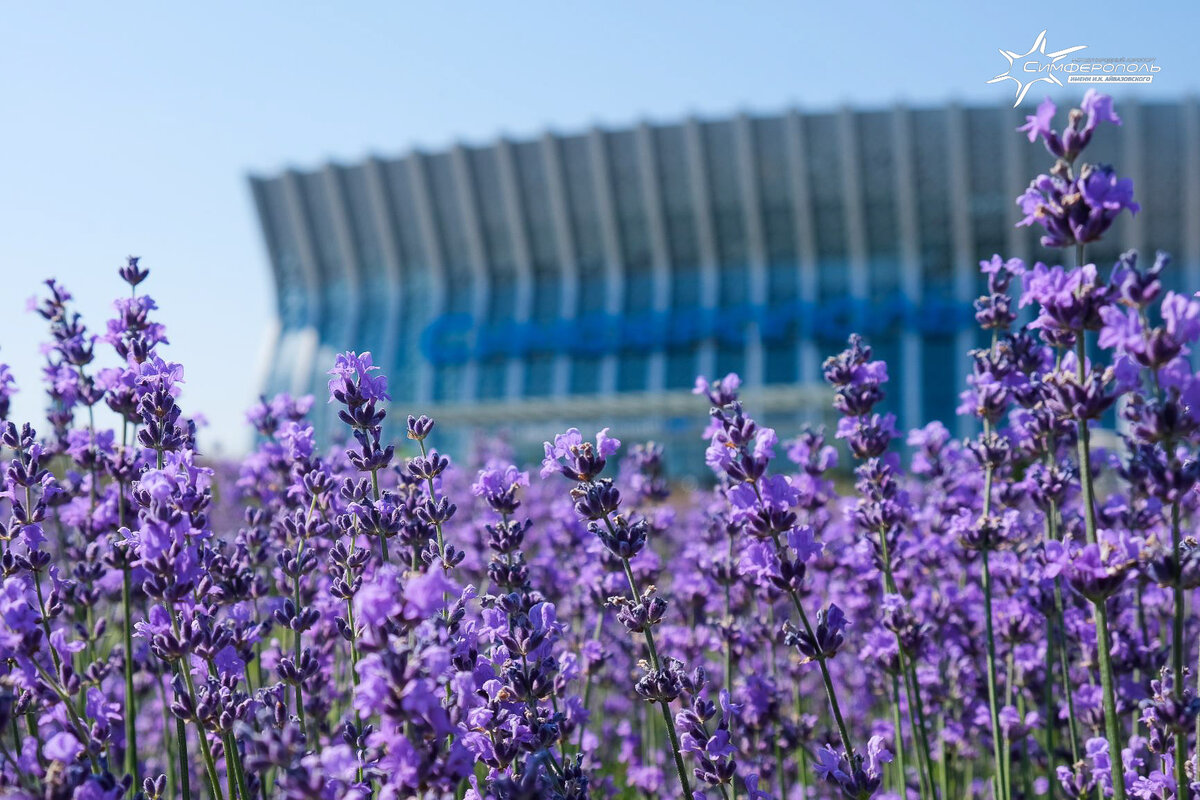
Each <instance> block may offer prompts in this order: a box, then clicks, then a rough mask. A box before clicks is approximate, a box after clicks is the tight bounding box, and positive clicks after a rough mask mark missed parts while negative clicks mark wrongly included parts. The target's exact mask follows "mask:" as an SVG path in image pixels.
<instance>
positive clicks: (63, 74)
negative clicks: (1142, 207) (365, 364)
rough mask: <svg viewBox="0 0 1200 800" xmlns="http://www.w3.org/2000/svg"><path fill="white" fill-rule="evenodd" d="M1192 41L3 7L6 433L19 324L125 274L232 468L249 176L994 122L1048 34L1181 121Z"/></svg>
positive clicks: (953, 11)
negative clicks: (551, 142) (1122, 70)
mask: <svg viewBox="0 0 1200 800" xmlns="http://www.w3.org/2000/svg"><path fill="white" fill-rule="evenodd" d="M451 5H453V6H454V7H455V9H456V11H454V12H452V11H450V10H449V9H450V6H451ZM918 8H919V9H920V10H919V11H918V10H917V9H918ZM1197 23H1200V10H1198V4H1197V3H1195V2H1182V0H1181V1H1179V2H1163V3H1139V4H1133V3H1129V2H1122V3H1101V2H1089V3H1046V2H1042V3H1036V4H1035V3H1024V4H1022V3H1014V2H1005V3H994V4H990V5H989V6H988V7H985V6H984V5H983V4H980V3H963V2H941V3H919V4H918V3H895V2H861V1H860V2H855V3H846V2H842V3H813V2H809V3H800V2H792V3H766V2H758V3H756V2H745V3H731V2H722V3H709V2H699V0H689V1H687V2H651V3H646V2H640V3H633V2H613V1H612V0H606V2H603V3H600V2H593V3H590V4H585V3H561V2H557V3H549V2H546V3H543V2H513V3H486V4H485V3H458V4H441V3H423V4H416V3H399V2H390V3H384V2H359V3H307V2H288V3H283V2H277V3H276V2H254V3H226V2H209V3H204V4H182V3H123V2H114V3H104V4H99V3H86V4H85V3H52V4H45V3H28V2H26V3H16V2H14V3H7V4H4V6H3V8H2V9H0V110H2V124H0V277H2V278H3V280H0V361H6V362H8V363H10V364H11V365H12V366H13V369H14V371H15V372H16V374H17V378H18V380H19V381H20V383H21V386H22V389H23V391H22V393H21V394H20V395H18V399H17V402H16V403H15V408H16V415H17V417H18V418H34V419H40V418H41V412H42V408H43V405H44V402H43V399H42V396H41V395H40V394H39V392H40V388H39V387H37V386H36V385H35V381H36V380H37V378H38V371H39V366H40V356H39V355H38V349H37V343H38V342H39V341H40V340H41V339H42V338H43V337H44V331H43V328H42V326H41V320H40V319H39V318H37V317H35V316H33V315H31V314H27V313H25V312H24V303H25V299H26V298H27V297H28V296H29V295H31V294H33V293H34V292H35V291H37V289H38V282H39V281H40V280H41V279H42V278H44V277H49V276H55V277H58V278H59V279H61V280H62V281H64V282H65V283H66V284H67V285H68V286H69V287H70V288H71V289H72V290H73V291H74V292H75V294H76V296H77V297H78V298H80V301H81V302H80V304H79V305H80V309H81V310H82V311H83V312H84V313H85V314H86V316H87V318H88V320H89V322H90V323H91V325H92V326H93V328H101V327H102V326H103V320H104V319H105V318H106V317H107V315H108V311H109V305H108V303H109V298H111V297H114V296H116V294H118V293H119V292H120V287H119V286H118V284H117V280H118V279H117V277H116V274H115V269H116V267H118V266H119V265H120V264H121V263H122V261H123V259H124V256H125V255H126V254H130V253H133V254H137V255H140V256H142V257H143V260H144V261H143V263H144V264H145V265H147V266H149V267H150V268H151V270H152V278H151V281H150V283H149V285H148V286H149V291H150V292H151V293H152V294H153V295H154V296H155V297H156V298H157V299H158V302H159V305H160V306H161V312H160V315H161V318H162V319H163V320H164V321H165V322H166V323H167V325H168V328H169V333H170V337H171V340H172V344H171V346H170V349H169V351H168V352H169V354H170V356H171V357H172V358H173V359H174V360H177V361H181V362H183V363H184V364H185V366H186V370H187V375H186V377H187V381H188V383H187V389H186V393H185V396H184V406H185V410H186V411H188V412H189V413H190V412H193V411H202V412H203V413H205V414H206V415H207V416H208V418H209V419H210V421H211V423H212V427H211V429H210V430H209V432H208V434H207V436H206V439H205V440H206V441H207V443H208V445H209V448H210V450H211V449H216V448H217V447H220V448H221V449H223V450H225V451H226V452H228V451H237V450H240V449H242V448H244V447H245V445H246V443H247V441H248V436H247V434H246V430H245V426H244V425H242V421H241V420H242V412H243V411H244V409H245V408H246V407H247V406H248V405H249V404H250V403H251V402H252V401H253V399H254V397H255V395H256V392H257V387H258V374H257V370H258V365H259V359H260V351H261V348H262V342H263V337H264V335H265V332H266V329H267V320H268V319H270V316H271V314H272V304H271V299H270V293H271V284H270V279H269V274H268V268H267V262H266V255H265V250H264V247H263V245H262V243H261V240H260V236H259V231H258V227H257V222H256V219H255V216H254V211H253V207H252V204H251V202H250V197H249V192H248V190H247V186H246V181H245V176H246V175H247V174H248V173H250V172H264V173H271V172H275V171H277V170H279V169H281V168H283V167H285V166H289V165H296V166H312V165H316V164H319V163H321V162H322V161H325V160H328V159H338V160H346V161H352V160H356V159H359V158H361V157H363V156H364V155H366V154H367V153H371V152H377V153H382V154H398V153H402V152H404V151H406V150H408V149H410V148H411V147H413V146H425V147H442V146H445V145H447V144H449V143H451V142H453V141H455V140H464V141H468V142H470V141H484V140H487V139H490V138H492V137H494V136H496V135H498V134H501V133H504V134H508V135H512V136H525V135H532V134H536V133H538V132H540V131H542V130H544V129H546V128H554V129H558V130H572V129H578V128H581V127H584V126H587V125H589V124H592V123H601V124H612V125H622V124H627V123H629V122H631V121H634V120H637V119H640V118H649V119H671V118H675V117H678V116H681V115H684V114H688V113H697V114H702V115H703V114H725V113H728V112H731V111H737V110H749V111H755V110H759V111H774V110H778V109H780V108H782V107H785V106H788V105H791V104H797V105H800V106H803V107H809V108H822V107H831V106H836V105H839V104H842V103H852V104H858V105H881V104H888V103H891V102H893V101H895V100H904V101H907V102H909V103H913V104H921V103H939V102H943V101H946V100H949V99H957V100H961V101H967V102H996V103H999V102H1001V101H1002V100H1003V98H1004V97H1011V94H1010V89H1009V88H1008V87H1001V86H988V85H985V81H986V80H987V79H988V78H990V77H992V76H993V75H995V74H997V73H998V72H1001V71H1003V68H1004V67H1005V63H1004V60H1003V59H1002V57H1001V56H1000V55H999V53H998V52H997V51H998V48H1002V47H1003V48H1006V49H1011V50H1015V51H1017V52H1024V51H1025V50H1027V49H1029V46H1030V44H1031V43H1032V42H1033V39H1034V37H1035V36H1036V35H1037V34H1038V32H1039V31H1041V30H1042V29H1048V30H1049V34H1048V41H1049V45H1050V48H1051V49H1058V48H1065V47H1068V46H1071V45H1075V44H1086V45H1088V46H1089V49H1088V51H1086V52H1085V53H1084V55H1094V56H1122V55H1126V56H1155V57H1157V58H1158V59H1159V63H1160V64H1161V65H1162V68H1163V69H1162V72H1161V73H1159V75H1158V76H1157V77H1156V79H1155V82H1154V83H1153V84H1152V85H1151V86H1148V87H1137V88H1136V89H1135V90H1133V91H1137V92H1138V94H1139V96H1141V97H1145V98H1147V99H1149V98H1152V97H1172V98H1173V97H1179V96H1182V95H1184V94H1187V93H1189V92H1193V91H1195V90H1196V89H1197V88H1200V52H1198V49H1197V48H1196V46H1195V31H1196V29H1197ZM1042 94H1044V92H1040V91H1038V90H1037V89H1035V90H1034V92H1033V93H1032V94H1031V97H1040V96H1041V95H1042ZM1075 94H1076V93H1072V95H1071V96H1072V97H1073V96H1074V95H1075ZM1080 94H1081V92H1080ZM392 379H393V380H403V377H402V376H392Z"/></svg>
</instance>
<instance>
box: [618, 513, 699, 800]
mask: <svg viewBox="0 0 1200 800" xmlns="http://www.w3.org/2000/svg"><path fill="white" fill-rule="evenodd" d="M604 522H605V524H606V525H608V527H609V530H612V531H613V533H614V534H615V533H616V531H615V530H614V529H613V526H612V521H611V520H610V519H609V518H608V515H607V514H605V515H604ZM621 566H622V567H624V568H625V578H626V580H628V581H629V592H630V594H631V595H632V596H633V602H634V603H641V602H642V597H641V594H640V593H639V592H638V589H637V582H636V581H634V579H633V568H632V567H630V565H629V559H628V558H623V559H621ZM646 651H647V652H648V653H649V654H650V664H651V666H652V667H654V669H655V670H661V669H662V662H661V661H660V660H659V658H658V648H657V647H655V646H654V631H652V630H650V628H646ZM659 706H661V708H662V716H663V722H665V723H666V725H667V736H668V737H669V738H670V740H671V753H672V755H674V757H675V771H676V772H677V773H679V785H680V786H682V787H683V796H684V797H691V796H692V787H691V784H690V783H689V781H688V778H687V768H686V767H685V766H684V764H683V753H682V751H681V750H680V748H679V734H678V733H676V731H675V719H674V717H672V716H671V706H670V704H668V703H667V701H666V700H660V701H659Z"/></svg>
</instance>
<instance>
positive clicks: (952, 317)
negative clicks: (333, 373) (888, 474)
mask: <svg viewBox="0 0 1200 800" xmlns="http://www.w3.org/2000/svg"><path fill="white" fill-rule="evenodd" d="M1122 113H1123V116H1124V118H1125V125H1124V126H1122V127H1121V128H1115V129H1113V128H1109V129H1106V130H1105V131H1104V135H1103V136H1101V137H1099V138H1098V139H1097V141H1096V142H1095V143H1094V144H1093V147H1092V151H1090V152H1089V155H1091V156H1093V157H1094V158H1096V159H1098V160H1101V161H1111V162H1113V163H1117V164H1119V165H1121V168H1122V171H1123V172H1125V173H1127V174H1130V175H1131V176H1132V177H1134V179H1135V181H1137V185H1138V188H1139V200H1140V201H1141V202H1142V204H1143V207H1144V209H1145V211H1146V213H1145V215H1144V216H1139V217H1138V218H1136V219H1133V220H1130V219H1127V218H1125V217H1122V219H1121V220H1120V221H1119V222H1118V224H1117V227H1116V229H1115V230H1114V234H1113V235H1112V236H1111V237H1110V238H1109V240H1107V242H1105V243H1104V244H1103V245H1102V246H1098V247H1096V248H1094V250H1093V255H1094V256H1095V258H1096V259H1097V261H1098V262H1100V263H1101V264H1102V265H1105V266H1106V265H1107V264H1109V263H1111V262H1112V261H1113V260H1114V259H1115V258H1116V256H1117V254H1118V253H1119V252H1120V251H1122V250H1124V249H1126V248H1128V247H1131V246H1139V247H1149V248H1151V249H1166V250H1169V251H1171V252H1173V253H1174V254H1175V256H1176V264H1177V267H1176V268H1175V269H1173V270H1172V271H1171V273H1170V275H1169V276H1168V277H1167V283H1168V284H1170V285H1173V286H1176V287H1182V286H1184V285H1189V286H1192V285H1197V284H1198V283H1200V282H1198V281H1197V278H1198V277H1200V232H1197V230H1196V226H1197V225H1200V143H1198V141H1197V138H1198V134H1200V113H1198V111H1197V107H1196V103H1195V101H1187V102H1183V103H1176V104H1157V105H1143V106H1138V105H1134V104H1133V103H1126V104H1123V107H1122ZM1022 114H1023V112H1019V111H1016V110H1013V109H1008V108H1000V107H995V108H993V107H981V108H960V107H956V106H951V107H944V108H920V109H906V108H900V107H897V108H892V109H886V110H863V111H859V110H850V109H843V110H840V111H834V112H825V113H811V114H809V113H801V112H795V111H793V112H789V113H786V114H782V115H775V116H752V117H751V116H738V117H733V118H727V119H714V120H687V121H685V122H682V123H679V124H665V125H662V124H644V125H640V126H637V127H635V128H632V129H623V130H601V129H594V130H591V131H589V132H586V133H583V134H574V135H565V136H558V135H549V134H548V135H545V136H543V137H541V138H539V139H535V140H530V141H518V142H509V141H502V142H497V143H495V144H493V145H489V146H482V147H465V146H462V147H455V148H453V149H452V150H448V151H444V152H436V153H412V154H409V155H407V156H403V157H399V158H382V159H376V158H372V159H369V160H367V161H365V162H363V163H361V164H355V165H349V166H340V165H330V166H327V167H325V168H322V169H318V170H314V171H300V172H298V171H289V172H287V173H285V174H283V175H280V176H276V177H263V178H258V177H256V178H252V179H251V185H252V190H253V192H254V196H255V199H256V202H257V206H258V212H259V218H260V221H261V224H262V229H263V234H264V237H265V239H266V243H267V247H268V252H269V256H270V260H271V266H272V269H273V271H274V276H275V282H276V287H277V313H278V321H279V325H278V334H277V339H276V342H275V357H274V358H273V359H272V361H271V363H270V365H269V367H268V369H267V371H266V374H265V375H264V376H263V382H264V384H265V389H266V391H268V392H274V391H291V392H313V393H315V394H318V395H319V394H320V393H321V392H322V390H323V386H324V384H325V380H326V378H325V370H326V369H327V368H328V365H329V364H330V363H331V362H332V359H333V355H334V354H335V353H336V352H338V351H341V350H346V349H356V350H371V351H372V352H373V353H375V354H376V359H377V361H378V362H379V363H380V364H381V365H382V366H383V367H384V368H385V369H386V370H387V372H388V374H389V376H390V377H391V385H392V387H393V395H394V397H395V402H396V404H397V406H398V408H397V410H398V411H400V412H403V413H407V412H409V411H414V412H426V413H429V412H434V413H438V414H441V415H442V416H443V418H446V419H448V420H451V421H454V420H458V421H459V422H456V423H455V424H456V425H458V426H459V427H461V428H463V429H468V428H471V427H484V428H487V429H489V430H497V429H503V428H511V429H512V430H513V431H515V432H516V436H517V438H518V439H522V438H524V439H528V440H529V441H540V439H541V438H542V437H544V436H546V435H548V434H550V433H553V432H554V429H555V428H557V427H561V426H562V425H563V424H565V423H571V424H579V425H586V424H590V423H593V422H594V423H595V424H596V425H609V424H611V425H613V426H614V428H615V429H616V432H617V433H618V435H620V433H621V432H622V431H624V432H626V435H628V436H634V437H645V438H666V439H671V440H675V439H678V440H680V441H681V442H683V441H688V442H691V441H692V439H691V438H690V437H693V436H694V435H695V433H696V432H697V430H698V429H699V426H701V425H702V424H703V421H704V411H705V409H704V408H703V407H702V405H701V404H699V401H695V405H694V406H689V405H688V403H689V402H692V401H690V400H687V399H686V393H687V391H688V390H689V389H690V388H691V386H692V383H693V381H694V379H695V377H696V375H697V374H707V375H720V374H724V373H725V372H728V371H737V372H739V373H741V374H742V375H743V377H744V378H745V379H746V380H747V385H748V392H749V393H750V399H751V402H753V398H754V396H755V392H758V393H759V394H760V395H761V400H762V404H763V407H764V408H765V411H766V416H767V418H768V419H772V418H774V419H776V420H778V421H779V422H780V423H781V424H782V425H785V426H790V423H795V422H798V421H799V418H801V417H807V418H810V419H823V418H827V417H826V411H825V407H826V403H827V397H826V395H825V393H824V391H823V389H822V388H821V387H820V361H821V360H822V359H823V358H824V357H825V356H827V355H829V354H831V353H833V352H836V351H837V350H838V349H840V347H841V346H842V344H843V343H844V340H845V337H846V335H847V334H848V333H849V332H850V331H851V330H859V331H861V332H863V333H865V334H866V335H867V337H868V339H869V341H870V342H871V343H872V345H873V346H874V347H875V349H876V351H877V353H878V355H879V356H880V357H882V358H885V359H886V360H887V361H888V362H889V365H890V372H891V375H892V383H891V384H890V385H889V387H888V388H889V389H890V393H889V398H888V400H887V403H888V408H889V410H891V411H894V412H895V413H897V415H898V416H900V418H901V423H902V424H904V425H908V426H912V425H918V424H921V423H923V422H926V421H928V420H930V419H934V418H941V419H949V418H951V417H952V416H953V411H954V408H955V406H956V397H957V393H958V391H959V390H960V389H961V387H962V385H963V381H964V379H965V375H966V372H967V369H968V367H969V362H968V359H967V357H966V355H965V351H966V349H967V348H969V347H971V346H974V345H975V344H976V343H977V342H979V341H980V340H979V338H978V334H977V332H976V331H975V330H974V327H973V322H972V319H971V313H970V304H971V301H972V299H973V298H974V297H976V296H977V295H978V293H979V292H980V289H981V282H980V279H979V276H978V270H977V264H978V261H979V260H980V259H981V258H986V257H988V256H990V255H991V254H992V253H995V252H1001V253H1005V254H1008V255H1018V256H1022V257H1025V258H1027V259H1039V258H1040V259H1052V258H1054V257H1055V255H1056V254H1055V253H1048V252H1044V251H1043V250H1042V249H1041V248H1040V246H1039V245H1038V243H1037V237H1036V234H1035V233H1034V232H1032V231H1029V230H1025V229H1021V230H1017V229H1015V228H1013V227H1012V226H1013V223H1014V222H1015V221H1016V219H1017V213H1016V207H1015V205H1014V204H1013V198H1014V197H1015V196H1016V195H1017V194H1018V193H1019V192H1020V191H1021V190H1022V189H1023V188H1024V185H1025V184H1026V183H1027V182H1028V180H1029V179H1030V177H1032V174H1033V172H1034V171H1035V170H1037V169H1039V168H1042V167H1044V166H1045V163H1046V160H1047V158H1046V155H1045V153H1044V152H1043V151H1041V150H1040V149H1039V148H1038V147H1037V146H1035V145H1029V144H1027V143H1026V142H1025V141H1024V139H1023V138H1022V137H1020V136H1019V135H1017V134H1015V133H1014V132H1013V129H1014V128H1015V127H1016V126H1017V125H1019V124H1020V122H1021V120H1022ZM1189 214H1192V217H1191V218H1190V219H1189V217H1188V215H1189ZM318 408H319V409H320V408H323V406H321V405H320V404H318ZM560 417H561V418H560ZM318 423H319V425H320V426H321V430H323V431H325V432H326V433H328V432H331V431H332V429H333V425H332V419H331V418H328V417H327V418H324V419H322V420H319V421H318ZM673 446H674V443H673Z"/></svg>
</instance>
